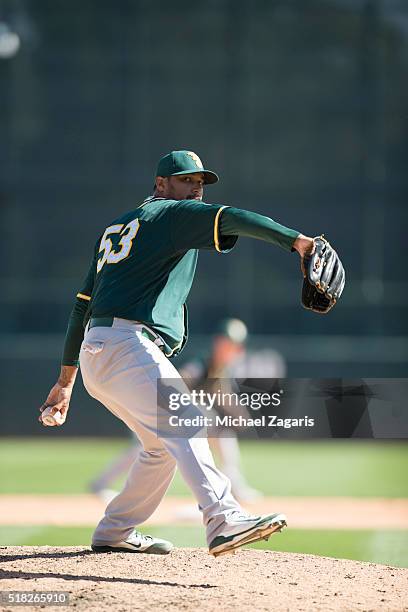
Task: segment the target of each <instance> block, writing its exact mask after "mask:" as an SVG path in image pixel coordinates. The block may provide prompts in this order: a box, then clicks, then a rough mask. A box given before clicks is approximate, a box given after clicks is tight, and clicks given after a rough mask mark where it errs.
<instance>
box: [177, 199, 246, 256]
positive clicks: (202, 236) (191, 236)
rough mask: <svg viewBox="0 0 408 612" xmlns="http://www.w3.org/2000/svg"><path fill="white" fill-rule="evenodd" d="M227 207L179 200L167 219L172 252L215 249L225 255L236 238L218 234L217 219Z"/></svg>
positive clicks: (218, 220) (218, 222) (218, 219)
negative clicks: (174, 250)
mask: <svg viewBox="0 0 408 612" xmlns="http://www.w3.org/2000/svg"><path fill="white" fill-rule="evenodd" d="M227 208H228V207H227V206H221V205H220V204H206V203H204V202H199V201H197V200H179V201H178V202H177V203H176V204H175V205H174V207H173V208H172V210H171V217H170V232H171V240H172V243H173V246H174V248H175V249H176V251H183V250H189V249H215V250H216V251H218V252H219V253H228V252H229V251H230V250H231V249H232V248H233V247H234V246H235V243H236V242H237V240H238V236H235V235H228V236H227V235H225V236H221V234H220V220H221V218H222V215H223V214H224V210H225V209H227Z"/></svg>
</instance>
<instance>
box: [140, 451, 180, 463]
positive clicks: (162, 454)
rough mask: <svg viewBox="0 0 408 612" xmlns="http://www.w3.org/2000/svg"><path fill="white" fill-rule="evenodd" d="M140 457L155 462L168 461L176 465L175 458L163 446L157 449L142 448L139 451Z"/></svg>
mask: <svg viewBox="0 0 408 612" xmlns="http://www.w3.org/2000/svg"><path fill="white" fill-rule="evenodd" d="M140 459H142V460H143V459H144V460H146V461H149V462H151V461H154V462H156V463H168V464H173V465H176V460H175V459H174V457H172V455H170V453H169V452H168V451H167V450H166V449H164V448H157V449H143V450H142V451H141V452H140Z"/></svg>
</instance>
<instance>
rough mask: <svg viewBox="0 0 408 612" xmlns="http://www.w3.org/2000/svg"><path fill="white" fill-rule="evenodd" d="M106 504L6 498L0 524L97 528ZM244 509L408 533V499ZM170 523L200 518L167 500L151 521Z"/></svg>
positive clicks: (300, 501) (322, 524)
mask: <svg viewBox="0 0 408 612" xmlns="http://www.w3.org/2000/svg"><path fill="white" fill-rule="evenodd" d="M105 505H106V504H105V503H104V502H102V501H101V500H100V499H98V498H97V497H96V496H95V495H1V496H0V525H27V524H28V523H29V524H30V525H58V526H83V525H96V523H98V522H99V520H100V518H101V517H102V516H103V513H104V509H105ZM245 507H246V509H247V510H248V511H249V512H251V513H253V514H268V513H269V512H278V511H279V512H284V513H285V514H286V516H287V517H288V523H289V525H290V527H292V528H298V529H408V500H407V499H383V498H358V499H357V498H352V497H339V498H336V497H276V498H273V497H265V498H262V499H260V500H257V501H256V502H255V503H253V504H246V505H245ZM27 517H30V519H29V521H28V519H27ZM166 523H169V524H171V525H183V524H201V515H200V513H199V512H198V510H197V505H196V504H195V503H194V501H193V500H192V499H190V498H186V497H173V496H168V497H165V498H164V500H163V501H162V503H161V504H160V506H159V508H158V509H157V510H156V512H155V513H154V514H153V515H152V516H151V517H150V518H149V521H148V524H149V525H164V524H166Z"/></svg>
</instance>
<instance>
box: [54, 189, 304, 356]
mask: <svg viewBox="0 0 408 612" xmlns="http://www.w3.org/2000/svg"><path fill="white" fill-rule="evenodd" d="M298 233H299V232H297V231H295V230H291V229H288V228H285V227H284V226H281V225H279V224H277V223H276V222H275V221H273V220H272V219H269V218H268V217H264V216H263V215H258V214H256V213H251V212H248V211H244V210H240V209H236V208H231V207H227V206H222V205H219V204H206V203H204V202H200V201H197V200H166V199H164V198H156V197H150V198H147V199H146V200H145V201H144V202H143V204H141V206H139V207H138V208H136V209H135V210H133V211H131V212H129V213H126V214H125V215H122V216H121V217H119V218H118V219H116V220H115V221H114V222H113V223H112V224H110V225H109V227H107V228H106V229H105V231H104V233H103V235H102V236H101V237H100V238H99V239H98V241H97V243H96V246H95V251H94V257H93V260H92V263H91V267H90V270H89V273H88V275H87V278H86V280H85V283H84V285H83V287H82V288H81V290H80V291H79V293H78V294H77V301H76V304H75V306H74V309H73V312H72V313H71V318H70V322H69V326H68V333H67V338H66V343H65V349H64V356H63V361H62V363H63V364H64V365H77V363H78V354H79V348H80V343H81V341H82V338H83V326H84V324H86V322H87V320H88V319H89V318H90V317H108V316H112V317H120V318H123V319H130V320H134V321H140V322H142V323H145V324H146V325H148V326H149V327H151V328H152V329H153V330H154V331H156V332H157V333H158V334H160V336H161V337H162V338H163V340H164V341H165V343H166V346H165V354H166V355H167V356H168V357H172V356H174V355H176V354H178V353H179V352H180V351H181V350H182V348H183V346H184V344H185V342H186V340H187V336H188V320H187V307H186V299H187V296H188V294H189V292H190V289H191V285H192V283H193V279H194V274H195V270H196V264H197V256H198V249H215V250H216V251H218V252H220V253H223V252H224V253H225V252H228V251H230V250H231V249H232V248H233V246H234V245H235V243H236V241H237V239H238V236H239V235H243V236H251V237H255V238H259V239H262V240H268V241H270V242H274V243H275V244H278V245H280V246H283V247H284V248H287V249H289V250H290V248H291V247H292V244H293V241H294V239H295V238H296V236H297V235H298ZM79 322H80V323H81V329H80V328H79Z"/></svg>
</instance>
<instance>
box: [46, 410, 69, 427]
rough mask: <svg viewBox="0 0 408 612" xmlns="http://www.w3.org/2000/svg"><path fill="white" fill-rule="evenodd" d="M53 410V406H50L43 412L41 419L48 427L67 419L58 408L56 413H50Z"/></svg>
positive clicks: (60, 423)
mask: <svg viewBox="0 0 408 612" xmlns="http://www.w3.org/2000/svg"><path fill="white" fill-rule="evenodd" d="M51 410H52V406H48V408H46V409H45V410H43V412H42V414H41V420H42V422H43V424H44V425H46V426H47V427H53V426H54V425H62V424H63V423H64V421H65V418H64V417H63V416H62V414H61V412H60V411H59V410H58V411H57V412H56V413H55V414H54V415H52V414H50V412H51Z"/></svg>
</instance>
